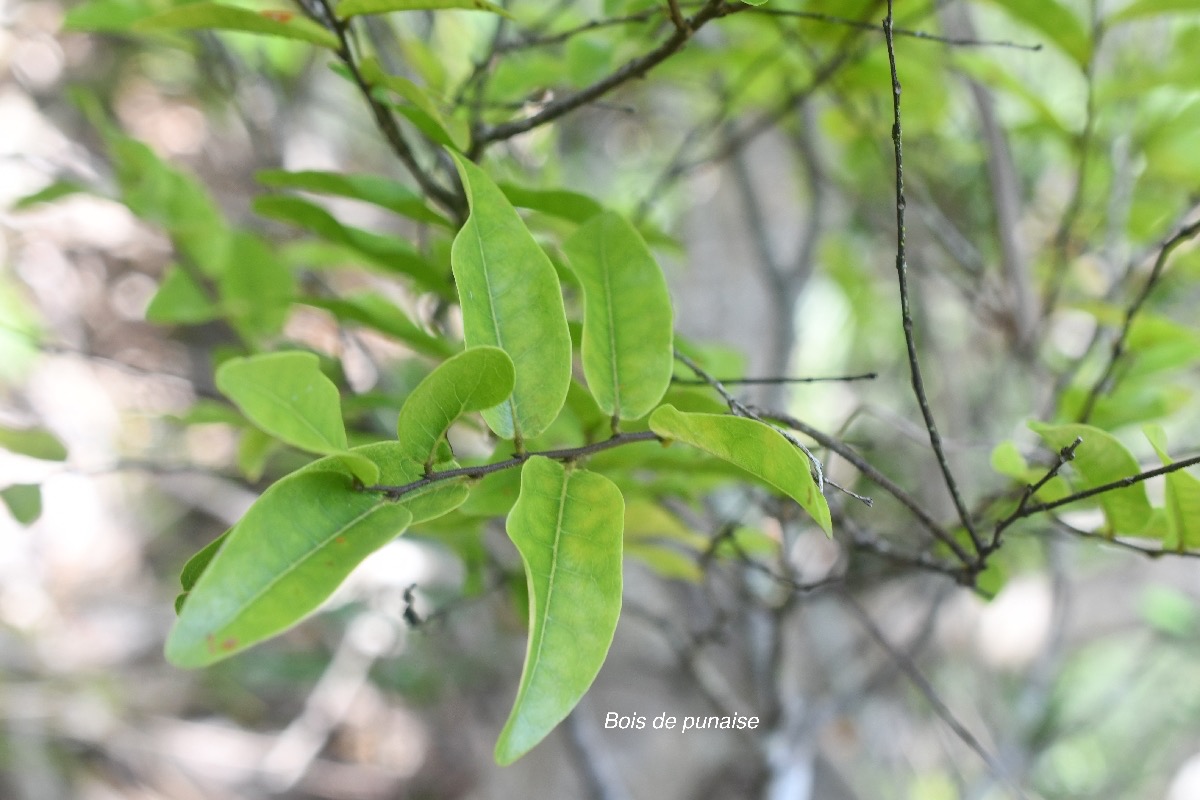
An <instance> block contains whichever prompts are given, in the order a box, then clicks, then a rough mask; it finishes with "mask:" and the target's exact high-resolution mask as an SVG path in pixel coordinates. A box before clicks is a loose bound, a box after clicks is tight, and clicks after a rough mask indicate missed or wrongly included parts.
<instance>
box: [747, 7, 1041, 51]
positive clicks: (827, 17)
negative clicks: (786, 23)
mask: <svg viewBox="0 0 1200 800" xmlns="http://www.w3.org/2000/svg"><path fill="white" fill-rule="evenodd" d="M751 13H754V14H760V15H766V16H770V17H791V18H794V19H802V20H810V21H812V22H824V23H828V24H831V25H843V26H846V27H849V28H857V29H859V30H864V31H880V32H882V28H881V27H880V26H879V25H876V24H875V23H873V22H867V21H866V20H861V19H850V18H849V17H838V16H834V15H832V14H820V13H817V12H815V11H794V10H792V9H786V8H769V7H766V6H758V7H756V8H753V9H751ZM892 34H893V35H895V36H907V37H909V38H911V39H923V40H925V41H927V42H938V43H940V44H947V45H953V46H955V47H1011V48H1013V49H1016V50H1029V51H1032V52H1037V51H1038V50H1041V49H1042V46H1041V45H1040V44H1021V43H1019V42H1009V41H1002V40H995V39H976V38H974V37H954V36H940V35H938V34H936V33H928V32H926V31H916V30H912V29H909V28H895V27H894V28H892Z"/></svg>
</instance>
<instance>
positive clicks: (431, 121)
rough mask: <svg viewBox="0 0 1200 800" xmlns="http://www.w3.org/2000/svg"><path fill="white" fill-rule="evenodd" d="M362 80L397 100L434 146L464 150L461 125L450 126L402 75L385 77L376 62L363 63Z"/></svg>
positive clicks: (400, 109)
mask: <svg viewBox="0 0 1200 800" xmlns="http://www.w3.org/2000/svg"><path fill="white" fill-rule="evenodd" d="M359 70H360V71H361V72H362V76H363V78H364V79H365V80H366V81H367V83H369V84H371V85H372V86H378V87H381V88H383V89H386V90H388V91H390V92H392V93H394V94H396V95H398V96H400V97H402V98H403V99H404V100H405V101H407V102H406V103H405V104H401V105H398V106H397V110H398V111H399V112H400V113H401V114H403V115H404V116H405V117H406V118H407V119H408V121H409V122H411V123H412V124H413V125H415V126H416V127H417V128H418V129H419V130H420V131H421V132H422V133H424V134H425V135H426V136H428V137H429V138H430V139H431V140H433V141H435V142H437V143H438V144H441V145H445V146H447V147H453V148H454V149H456V150H462V149H463V148H464V147H465V146H466V142H467V139H468V136H469V134H468V132H467V130H466V129H465V126H463V125H462V124H461V123H459V124H452V123H451V122H450V121H449V120H447V119H446V118H445V117H444V116H442V112H441V111H440V110H439V109H438V107H437V106H436V105H435V104H434V102H433V100H432V99H431V98H430V97H429V95H427V94H426V93H425V90H424V89H422V88H421V87H420V86H418V85H417V84H415V83H413V82H412V81H411V80H409V79H408V78H405V77H403V76H402V75H389V74H388V73H387V72H385V71H384V70H383V67H381V66H380V64H379V60H378V59H376V58H373V57H372V58H366V59H363V62H362V64H361V65H360V67H359Z"/></svg>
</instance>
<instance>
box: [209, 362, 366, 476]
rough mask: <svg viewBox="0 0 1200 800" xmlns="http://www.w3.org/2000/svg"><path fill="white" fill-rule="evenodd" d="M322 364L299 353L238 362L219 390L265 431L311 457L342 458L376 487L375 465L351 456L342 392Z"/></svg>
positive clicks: (220, 379)
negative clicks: (343, 417)
mask: <svg viewBox="0 0 1200 800" xmlns="http://www.w3.org/2000/svg"><path fill="white" fill-rule="evenodd" d="M319 363H320V362H319V360H318V359H317V357H316V355H314V354H312V353H298V352H294V353H268V354H266V355H258V356H250V357H248V358H234V359H230V360H229V361H226V362H225V363H224V364H222V365H221V366H220V368H219V369H218V370H217V375H216V378H217V388H218V389H220V390H221V392H222V393H223V394H224V395H225V396H226V397H228V398H229V399H230V400H232V401H233V402H234V403H235V404H236V405H237V407H238V408H240V409H241V410H242V413H243V414H245V415H246V416H247V417H248V418H249V419H250V421H251V422H253V423H254V424H255V425H256V426H258V427H259V428H260V429H262V430H263V431H266V432H267V433H269V434H271V435H272V436H274V437H276V438H278V439H280V440H282V441H284V442H286V443H287V444H290V445H292V446H293V447H298V448H300V449H301V450H306V451H308V452H310V453H319V454H321V455H337V456H338V457H339V458H341V459H342V460H343V462H344V463H345V464H346V466H347V467H348V468H350V469H351V470H352V471H353V472H354V474H355V475H356V476H358V478H359V479H360V480H362V481H363V483H374V482H375V480H376V479H377V478H378V477H379V471H378V469H377V468H376V467H375V465H374V464H372V463H371V462H370V461H368V460H367V459H365V458H362V457H361V456H357V455H354V454H353V453H350V452H349V451H348V450H347V444H346V429H345V426H344V425H343V424H342V410H341V402H340V399H339V396H338V390H337V387H336V386H334V385H333V381H331V380H329V378H326V377H325V375H324V373H322V372H321V369H320V366H319Z"/></svg>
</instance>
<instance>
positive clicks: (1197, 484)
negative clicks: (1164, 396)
mask: <svg viewBox="0 0 1200 800" xmlns="http://www.w3.org/2000/svg"><path fill="white" fill-rule="evenodd" d="M1142 430H1143V432H1144V433H1145V434H1146V439H1147V440H1149V442H1150V445H1151V447H1153V448H1154V452H1156V453H1158V457H1159V458H1160V459H1161V460H1162V463H1163V466H1170V465H1171V464H1173V463H1175V462H1174V460H1173V459H1172V458H1171V457H1170V456H1169V455H1168V454H1167V435H1166V433H1165V432H1164V431H1163V429H1162V427H1161V426H1158V425H1147V426H1146V427H1145V428H1143V429H1142ZM1164 480H1165V481H1166V493H1165V495H1166V497H1165V500H1166V521H1167V531H1166V535H1165V536H1164V537H1163V548H1164V549H1166V550H1178V551H1181V552H1182V551H1184V550H1197V549H1200V478H1197V477H1196V476H1195V475H1191V474H1189V473H1188V472H1186V471H1184V470H1177V471H1175V472H1171V473H1168V474H1167V475H1166V476H1165V478H1164Z"/></svg>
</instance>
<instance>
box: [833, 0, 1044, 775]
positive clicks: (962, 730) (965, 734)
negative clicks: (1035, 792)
mask: <svg viewBox="0 0 1200 800" xmlns="http://www.w3.org/2000/svg"><path fill="white" fill-rule="evenodd" d="M889 5H890V0H889ZM837 596H838V598H839V599H840V600H841V601H842V605H843V606H844V607H845V608H846V610H847V611H849V612H850V616H852V617H854V618H855V620H857V621H858V623H859V624H860V625H861V626H862V627H863V630H865V631H866V632H867V635H868V636H870V637H871V638H872V639H873V640H875V643H876V644H878V645H879V646H880V647H881V648H883V649H884V650H885V651H887V654H888V655H889V656H890V657H891V659H892V660H893V661H894V662H895V664H896V666H897V667H899V668H900V671H901V672H903V673H904V674H905V676H906V677H907V678H908V679H909V681H911V682H912V684H913V685H914V686H916V687H917V690H918V691H920V692H921V694H922V695H923V696H924V697H925V700H926V702H928V703H929V705H930V706H931V707H932V708H933V711H934V713H935V714H937V715H938V717H940V718H941V720H942V721H943V722H945V723H946V725H947V726H949V728H950V730H952V731H954V735H955V736H957V737H958V738H959V739H960V740H961V741H962V743H963V744H965V745H966V746H967V747H969V748H970V749H971V750H973V751H974V752H975V754H976V755H978V756H979V757H980V758H981V759H982V760H983V763H984V764H986V765H987V767H988V769H989V770H990V771H991V773H992V775H993V776H994V777H995V778H996V779H997V780H998V781H1000V782H1001V783H1003V784H1005V785H1006V786H1007V787H1008V788H1009V789H1011V790H1012V792H1013V793H1014V794H1016V795H1017V796H1018V797H1020V798H1026V797H1027V795H1026V794H1025V792H1024V790H1023V789H1021V787H1020V786H1018V785H1017V784H1016V782H1015V781H1014V780H1013V778H1012V776H1011V775H1009V773H1008V770H1006V769H1005V768H1004V766H1003V765H1002V764H1001V763H1000V762H999V761H998V760H997V759H996V757H995V756H993V755H992V754H991V753H989V752H988V750H987V748H986V747H984V746H983V743H982V742H980V741H979V739H978V738H977V737H976V736H975V734H973V733H971V731H970V730H969V729H968V728H967V726H966V725H964V724H963V723H962V722H960V721H959V719H958V718H957V717H956V716H954V712H953V711H951V710H950V707H949V706H947V705H946V703H945V701H943V700H942V698H941V697H940V696H939V695H938V693H937V689H935V688H934V687H933V684H931V683H930V682H929V680H928V679H927V678H926V677H925V676H924V675H923V674H921V670H920V669H918V667H917V665H916V663H915V662H914V661H913V660H912V658H911V657H910V656H909V655H908V653H906V652H904V651H903V650H901V649H900V648H898V647H896V646H895V645H893V644H892V643H891V642H890V641H888V638H887V637H886V636H885V635H884V634H883V631H882V630H880V629H879V626H878V625H876V624H875V622H874V621H873V620H872V619H871V616H870V615H869V614H868V613H867V612H866V609H864V608H863V607H862V606H860V605H859V604H858V602H857V601H856V600H855V599H854V598H853V597H851V596H850V595H849V594H848V593H846V592H838V595H837Z"/></svg>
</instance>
